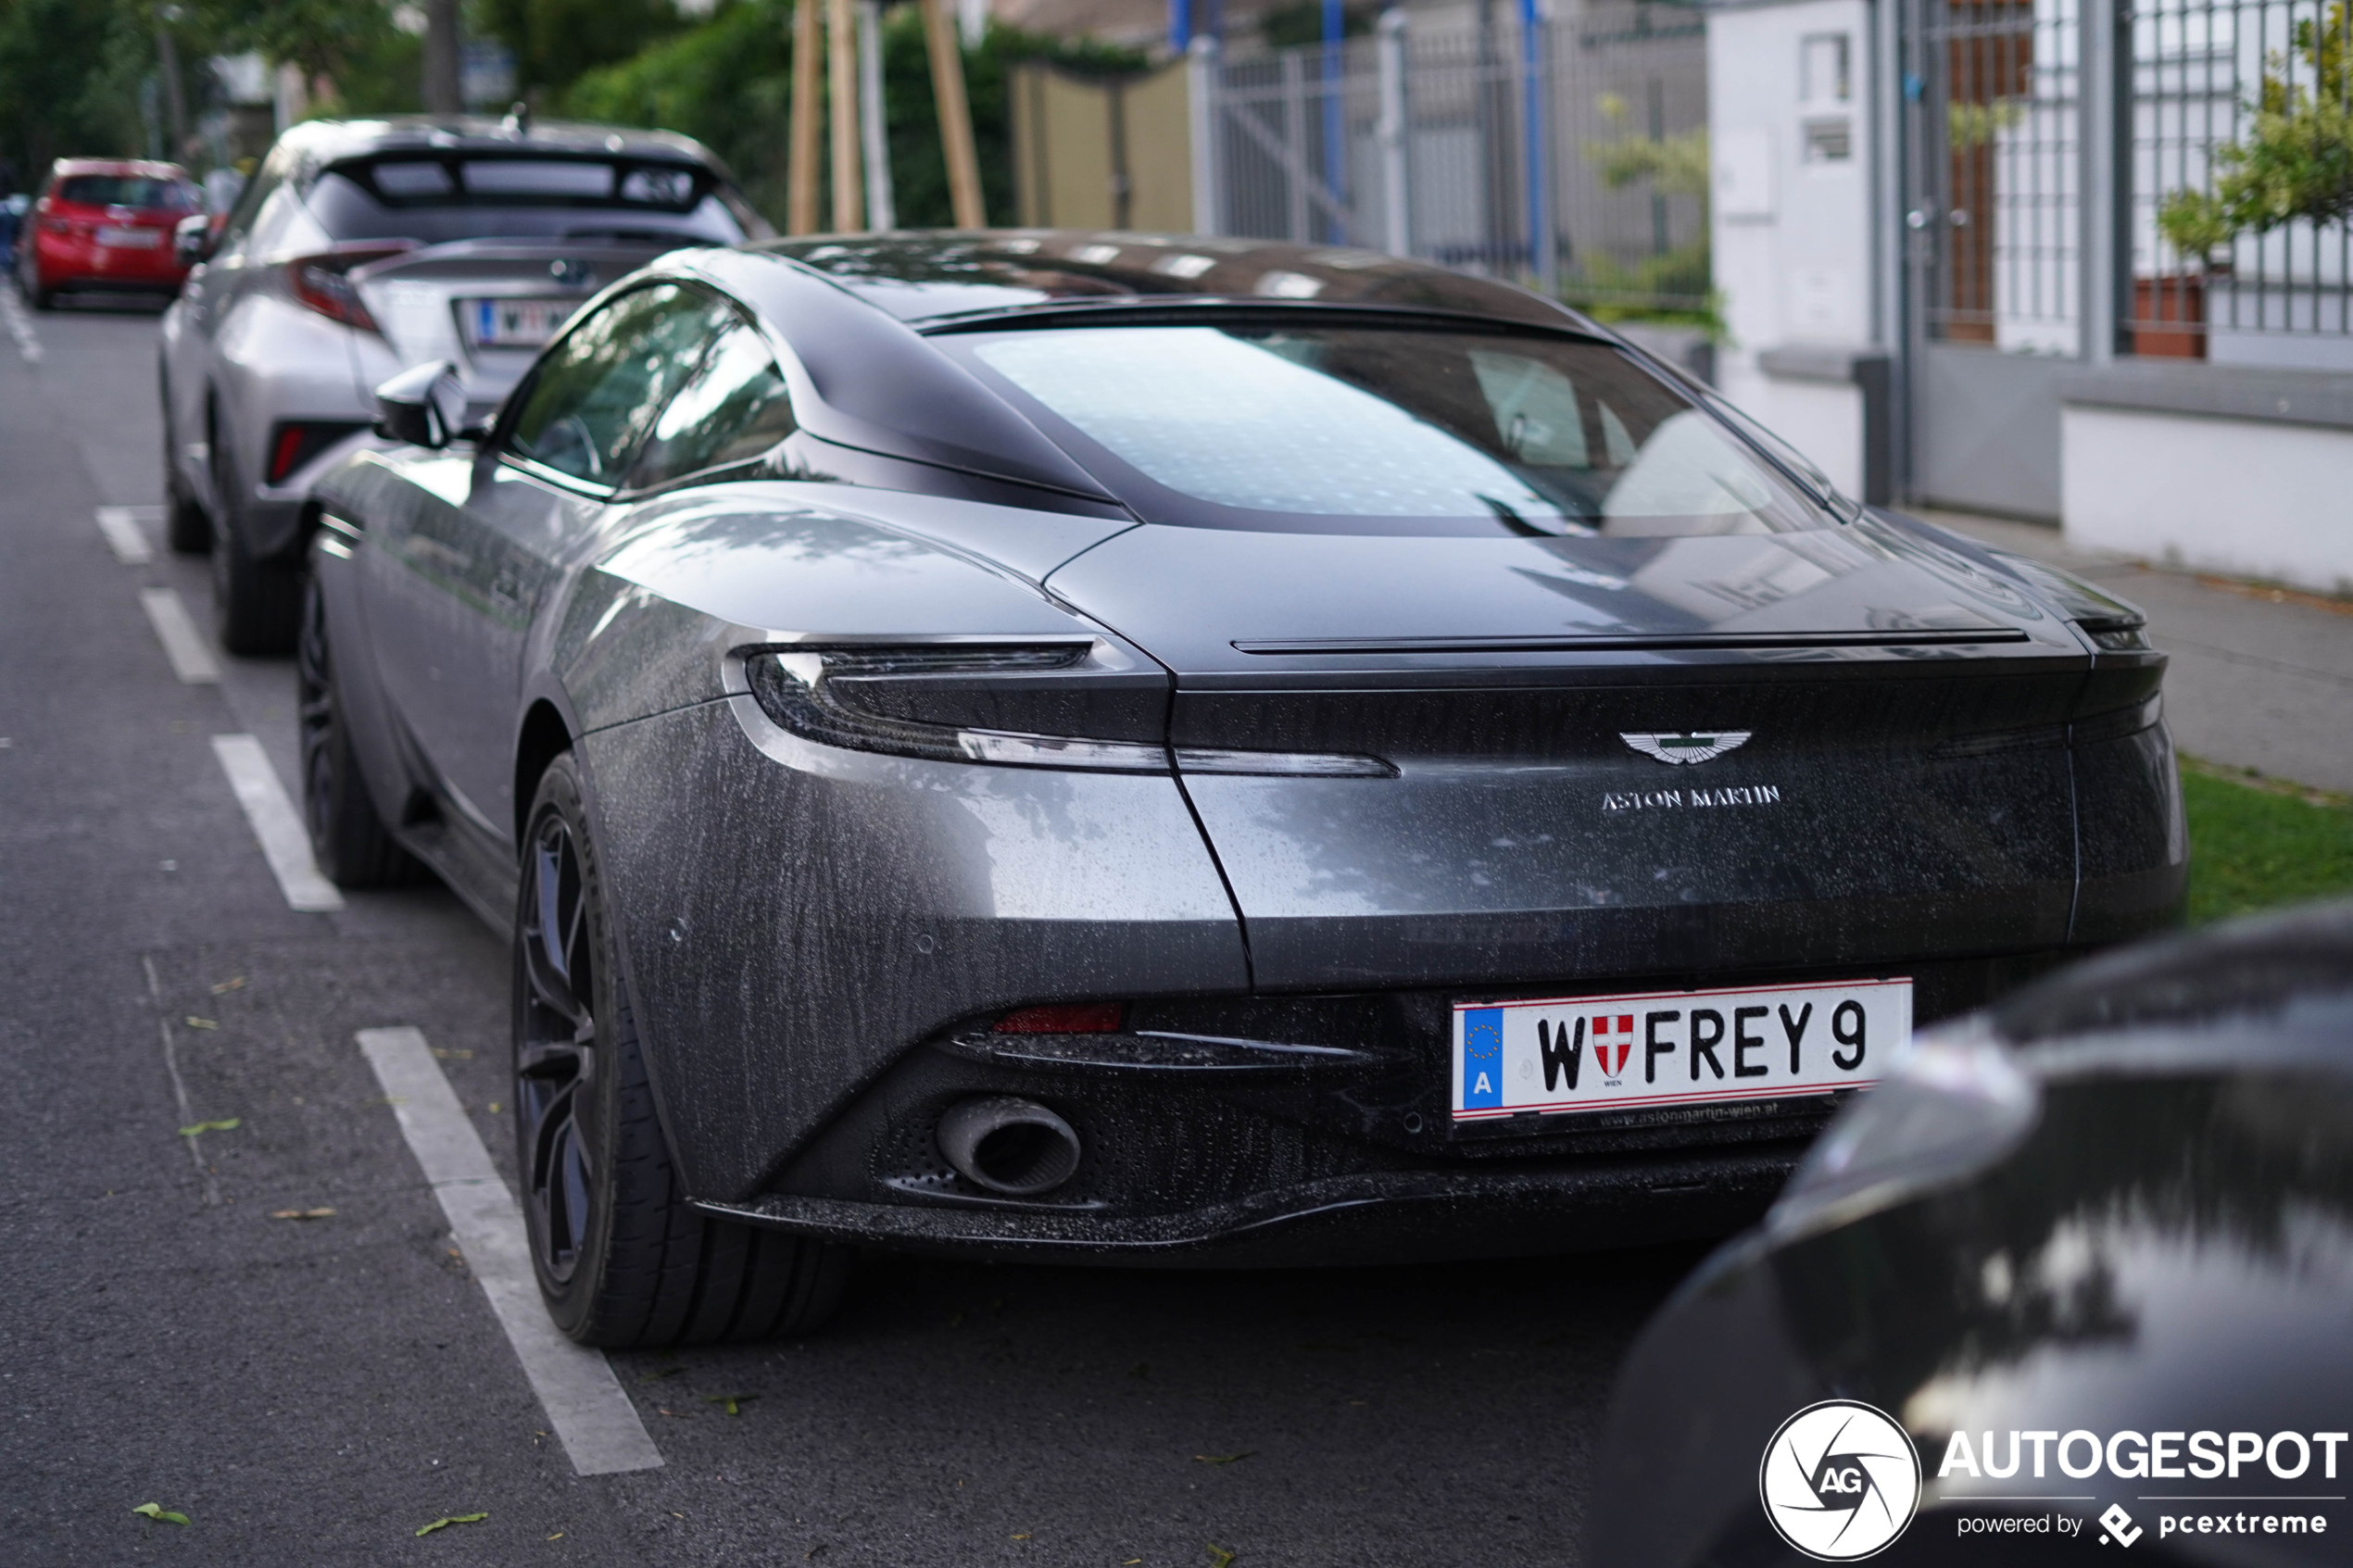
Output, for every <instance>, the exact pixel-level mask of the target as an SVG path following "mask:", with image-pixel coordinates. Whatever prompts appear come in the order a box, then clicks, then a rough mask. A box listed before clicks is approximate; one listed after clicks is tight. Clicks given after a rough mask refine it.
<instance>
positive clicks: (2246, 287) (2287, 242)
mask: <svg viewBox="0 0 2353 1568" xmlns="http://www.w3.org/2000/svg"><path fill="white" fill-rule="evenodd" d="M2130 22H2131V26H2132V32H2133V169H2132V174H2133V183H2132V188H2133V197H2132V230H2133V300H2132V302H2131V306H2132V308H2131V310H2130V312H2129V324H2130V326H2131V329H2132V331H2133V333H2134V335H2135V337H2136V339H2137V340H2138V346H2139V351H2140V352H2141V353H2143V354H2152V353H2155V354H2166V355H2179V356H2185V357H2195V356H2201V355H2202V356H2204V357H2206V358H2213V359H2216V360H2221V361H2225V362H2229V361H2237V362H2241V363H2248V362H2253V363H2271V364H2284V365H2291V366H2304V367H2307V368H2330V369H2339V370H2353V311H2348V303H2349V302H2353V288H2349V287H2348V280H2353V269H2348V267H2347V260H2348V257H2353V227H2348V224H2347V220H2346V216H2345V213H2344V208H2345V207H2353V173H2348V172H2347V171H2346V170H2345V169H2344V168H2343V167H2342V163H2343V162H2344V161H2345V160H2348V159H2353V145H2348V144H2347V119H2346V118H2345V115H2346V111H2347V107H2348V105H2349V104H2353V80H2348V75H2349V74H2353V73H2348V67H2349V66H2353V11H2348V7H2347V5H2346V4H2345V3H2344V0H2224V3H2221V4H2216V3H2213V0H2200V3H2193V0H2146V3H2144V4H2141V5H2137V6H2133V9H2132V11H2131V12H2130ZM2267 102H2268V104H2269V106H2270V107H2271V108H2272V109H2274V110H2275V111H2284V119H2285V121H2286V124H2285V125H2284V127H2282V129H2284V130H2285V131H2286V132H2287V135H2288V136H2289V137H2290V138H2292V139H2295V140H2297V141H2300V140H2302V138H2303V137H2305V136H2309V135H2313V134H2316V133H2317V135H2318V136H2319V137H2320V139H2321V140H2322V142H2323V143H2325V142H2326V141H2327V140H2328V138H2329V132H2328V131H2327V130H2326V126H2325V122H2326V120H2327V119H2328V115H2327V112H2326V111H2327V110H2328V109H2329V108H2330V107H2334V109H2335V111H2336V119H2335V121H2334V123H2335V126H2336V130H2335V132H2334V157H2336V158H2337V159H2338V160H2340V168H2339V169H2338V171H2337V173H2336V177H2335V185H2336V199H2337V201H2338V202H2339V203H2340V204H2341V205H2340V207H2339V210H2338V214H2337V216H2336V218H2335V220H2334V221H2326V220H2314V219H2313V218H2312V217H2309V216H2306V217H2296V218H2291V219H2289V220H2287V221H2285V222H2282V223H2278V224H2277V225H2276V226H2273V227H2271V228H2270V229H2269V230H2268V231H2266V232H2253V231H2251V230H2245V229H2242V230H2241V231H2240V232H2236V233H2234V234H2233V235H2232V236H2231V237H2230V238H2229V239H2228V240H2226V241H2225V242H2224V243H2223V244H2222V245H2221V246H2220V247H2219V248H2217V249H2216V250H2215V251H2213V252H2211V253H2210V254H2209V255H2208V256H2195V255H2192V256H2185V255H2183V252H2182V249H2181V248H2180V246H2179V245H2176V244H2175V243H2174V242H2173V240H2172V239H2171V238H2169V237H2168V235H2167V234H2166V233H2165V232H2164V229H2163V226H2162V225H2160V223H2159V221H2158V218H2159V215H2160V213H2162V212H2163V211H2164V210H2165V209H2166V207H2168V206H2169V204H2173V205H2178V204H2179V203H2180V202H2181V201H2182V195H2181V193H2194V194H2204V195H2207V196H2209V197H2211V196H2214V195H2216V194H2221V195H2222V196H2223V197H2224V198H2225V202H2224V205H2226V206H2227V205H2228V202H2227V198H2228V194H2229V193H2228V190H2227V185H2228V182H2229V176H2230V173H2231V170H2232V168H2233V162H2234V161H2236V160H2234V158H2233V152H2232V150H2231V149H2234V148H2235V149H2247V150H2252V149H2253V148H2254V147H2255V146H2256V145H2258V144H2260V143H2261V142H2262V141H2263V140H2264V139H2265V132H2266V129H2267V128H2266V127H2263V126H2260V125H2259V124H2257V123H2256V121H2257V118H2258V114H2259V111H2260V110H2261V109H2263V108H2264V107H2266V105H2267ZM2298 120H2301V121H2302V122H2303V124H2302V125H2301V126H2300V127H2299V126H2298V125H2297V124H2296V122H2297V121H2298ZM2274 123H2275V124H2276V123H2278V122H2276V121H2275V122H2274ZM2301 150H2302V151H2303V152H2304V153H2305V155H2306V156H2307V157H2311V156H2313V155H2315V154H2318V155H2320V156H2322V157H2325V156H2326V152H2325V148H2324V147H2315V146H2307V147H2304V148H2302V149H2301ZM2283 183H2284V188H2282V189H2279V190H2277V191H2276V192H2275V197H2274V199H2279V197H2282V196H2285V197H2287V198H2288V200H2289V201H2290V202H2291V203H2292V201H2293V194H2294V193H2295V192H2296V188H2297V186H2298V184H2299V183H2301V182H2299V181H2297V180H2296V177H2295V176H2294V175H2292V174H2291V175H2290V176H2289V177H2288V179H2287V180H2286V181H2285V182H2283ZM2307 189H2308V190H2309V191H2310V194H2314V195H2321V196H2322V197H2323V198H2324V197H2325V187H2322V188H2319V189H2313V188H2311V187H2307ZM2225 221H2226V222H2227V221H2228V220H2227V219H2226V220H2225ZM2287 334H2296V338H2297V339H2298V340H2299V341H2296V342H2290V341H2289V339H2288V337H2287ZM2316 339H2334V340H2335V341H2334V342H2327V341H2315V340H2316Z"/></svg>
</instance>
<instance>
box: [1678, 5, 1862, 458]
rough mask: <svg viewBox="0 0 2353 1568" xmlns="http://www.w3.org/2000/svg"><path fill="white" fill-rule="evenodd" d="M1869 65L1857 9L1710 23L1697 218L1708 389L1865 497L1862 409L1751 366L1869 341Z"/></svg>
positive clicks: (1751, 14)
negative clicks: (1707, 151) (1703, 196)
mask: <svg viewBox="0 0 2353 1568" xmlns="http://www.w3.org/2000/svg"><path fill="white" fill-rule="evenodd" d="M1842 52H1843V57H1844V69H1843V71H1841V70H1840V69H1838V68H1837V66H1836V63H1835V62H1836V59H1837V57H1838V56H1839V55H1840V54H1841V53H1842ZM1870 67H1871V60H1870V29H1869V7H1868V6H1865V5H1864V4H1863V3H1862V0H1790V3H1787V4H1768V5H1760V6H1737V7H1724V8H1711V9H1710V10H1709V11H1708V13H1707V80H1708V94H1709V101H1708V136H1709V143H1710V146H1711V149H1712V152H1711V157H1712V158H1713V161H1714V164H1715V170H1714V174H1715V190H1714V201H1713V204H1712V212H1711V215H1710V220H1711V222H1712V224H1713V228H1714V236H1713V238H1714V249H1715V257H1714V261H1715V274H1716V286H1717V288H1718V291H1719V292H1720V293H1721V295H1723V299H1724V305H1723V310H1724V317H1725V324H1726V326H1727V327H1728V329H1729V336H1730V343H1729V344H1728V345H1726V346H1725V348H1724V350H1723V351H1722V353H1721V354H1720V355H1719V357H1718V385H1719V386H1720V387H1721V388H1722V390H1723V392H1724V394H1725V395H1726V396H1727V397H1729V398H1730V399H1731V400H1732V401H1733V402H1734V403H1736V404H1738V405H1739V406H1740V407H1741V408H1744V409H1746V410H1747V411H1748V412H1749V413H1750V414H1752V415H1753V416H1754V417H1755V419H1756V420H1759V421H1760V422H1761V423H1763V424H1764V425H1766V426H1767V427H1768V429H1771V430H1772V431H1774V432H1775V433H1777V434H1779V435H1780V436H1781V437H1782V438H1783V439H1784V440H1786V441H1788V442H1790V444H1791V445H1794V446H1796V447H1797V448H1798V449H1799V450H1800V451H1803V452H1805V453H1806V455H1807V456H1808V457H1810V458H1813V459H1814V461H1816V462H1817V463H1818V464H1820V465H1821V466H1822V468H1823V470H1824V471H1825V472H1827V473H1828V474H1829V475H1830V476H1831V479H1832V480H1833V481H1834V482H1835V483H1838V484H1839V486H1840V487H1841V488H1843V489H1845V490H1847V491H1849V492H1850V493H1859V492H1860V489H1861V485H1862V450H1863V437H1862V401H1861V399H1860V397H1859V396H1857V395H1856V393H1855V390H1854V389H1853V388H1852V387H1846V386H1839V385H1834V384H1825V383H1818V382H1792V381H1786V380H1780V379H1777V378H1774V377H1771V376H1768V375H1767V374H1766V373H1765V372H1764V370H1762V369H1761V368H1760V367H1759V366H1758V364H1757V358H1756V357H1757V355H1758V354H1759V353H1760V352H1761V351H1763V350H1765V349H1768V348H1775V347H1780V346H1782V345H1791V344H1819V345H1833V346H1839V347H1864V346H1868V345H1869V344H1870V343H1871V337H1872V319H1873V310H1872V293H1871V290H1872V276H1871V267H1872V246H1871V232H1870V223H1871V206H1872V203H1871V187H1870V169H1871V167H1872V147H1871V136H1872V125H1871V118H1870V115H1869V103H1870V92H1869V81H1870ZM1840 153H1843V157H1842V156H1837V155H1838V154H1840Z"/></svg>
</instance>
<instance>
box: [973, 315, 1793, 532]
mask: <svg viewBox="0 0 2353 1568" xmlns="http://www.w3.org/2000/svg"><path fill="white" fill-rule="evenodd" d="M934 341H935V342H936V343H937V344H938V345H940V346H941V347H942V348H945V349H947V350H948V351H949V352H950V353H951V354H955V355H958V356H959V357H961V358H964V359H965V361H966V363H968V364H970V365H972V366H973V367H974V368H975V370H978V371H979V372H980V373H981V374H982V375H983V376H984V377H985V378H986V379H988V380H989V381H991V382H993V383H995V384H996V385H997V386H998V387H999V388H1000V390H1002V391H1003V392H1005V393H1006V394H1007V395H1009V396H1010V397H1011V398H1012V399H1013V401H1014V403H1015V404H1016V405H1018V406H1020V407H1021V408H1023V409H1024V411H1025V412H1027V413H1030V414H1031V416H1032V417H1033V418H1034V419H1036V420H1038V423H1040V424H1041V425H1042V426H1044V427H1045V428H1047V429H1048V430H1049V432H1050V433H1052V434H1054V435H1055V436H1056V437H1057V438H1058V439H1059V440H1061V441H1062V443H1063V445H1064V446H1065V447H1066V448H1067V449H1068V450H1070V452H1071V453H1072V455H1073V456H1074V457H1076V458H1078V460H1079V461H1080V462H1081V463H1082V464H1084V465H1085V466H1087V467H1088V469H1090V470H1093V471H1094V472H1095V473H1096V475H1097V476H1098V477H1099V478H1101V480H1102V481H1103V483H1105V484H1107V485H1109V486H1110V487H1111V489H1112V490H1113V492H1114V494H1115V495H1119V497H1120V498H1121V499H1122V500H1123V501H1126V503H1127V504H1128V505H1129V506H1130V507H1132V508H1135V509H1136V510H1138V511H1139V513H1140V514H1142V515H1143V516H1145V517H1146V518H1147V519H1149V520H1150V521H1155V522H1178V523H1193V524H1195V525H1205V526H1211V527H1223V528H1264V529H1277V530H1300V529H1308V530H1317V531H1334V532H1381V533H1396V532H1406V533H1490V532H1493V531H1495V530H1498V529H1501V530H1503V531H1504V532H1508V533H1546V534H1571V535H1574V534H1596V533H1598V534H1611V535H1621V536H1626V535H1633V536H1658V535H1667V534H1687V533H1766V532H1780V531H1782V530H1786V529H1802V528H1819V527H1824V526H1827V525H1829V524H1830V523H1831V521H1834V520H1833V519H1831V517H1830V516H1829V515H1828V514H1827V513H1826V512H1824V510H1823V509H1822V508H1821V507H1820V506H1819V505H1818V504H1817V503H1816V501H1815V500H1814V499H1813V498H1812V497H1811V496H1809V495H1806V493H1805V492H1804V491H1802V490H1801V489H1799V488H1798V487H1797V486H1796V485H1795V484H1794V483H1792V482H1791V481H1790V480H1789V478H1788V477H1787V476H1786V475H1785V474H1783V473H1782V472H1781V471H1780V470H1779V469H1778V468H1776V467H1775V466H1774V465H1773V464H1771V463H1769V462H1768V461H1766V460H1765V459H1764V458H1763V457H1762V456H1761V455H1760V454H1759V453H1758V451H1757V450H1756V448H1755V447H1754V446H1752V445H1749V443H1748V442H1747V441H1745V440H1743V439H1742V437H1741V436H1740V435H1738V434H1736V433H1734V432H1733V431H1732V430H1731V428H1730V427H1729V426H1728V425H1727V424H1725V423H1724V422H1723V421H1722V420H1718V418H1717V417H1716V416H1715V415H1714V414H1712V413H1710V412H1709V411H1707V410H1705V409H1704V408H1700V407H1698V406H1696V405H1695V404H1694V403H1693V402H1692V399H1691V398H1690V397H1688V396H1686V395H1684V394H1683V393H1682V392H1681V391H1680V390H1679V389H1677V388H1676V387H1674V386H1672V385H1670V384H1669V383H1667V382H1665V381H1663V380H1662V379H1660V378H1659V377H1658V376H1656V375H1655V374H1653V373H1652V372H1650V371H1649V370H1645V369H1643V368H1642V366H1641V365H1640V364H1638V363H1637V362H1635V361H1634V360H1633V359H1632V358H1629V357H1628V356H1627V355H1626V354H1624V353H1622V352H1621V351H1620V350H1618V349H1617V348H1616V347H1614V346H1613V345H1609V344H1606V343H1601V342H1595V341H1592V340H1583V339H1577V338H1570V337H1566V336H1558V335H1550V334H1546V335H1539V334H1533V333H1529V334H1521V333H1511V332H1479V331H1477V330H1467V331H1449V330H1421V329H1408V328H1390V327H1357V326H1340V325H1332V326H1324V325H1321V324H1313V325H1309V324H1302V325H1298V326H1290V325H1285V326H1280V327H1270V326H1257V325H1248V324H1242V323H1236V324H1232V325H1206V324H1204V325H1200V326H1158V325H1151V326H1114V327H1053V328H1038V329H1032V330H1029V331H1023V332H986V333H982V332H975V333H973V334H970V335H965V336H942V337H938V338H935V339H934Z"/></svg>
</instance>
